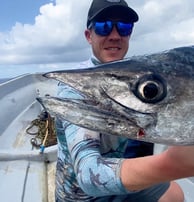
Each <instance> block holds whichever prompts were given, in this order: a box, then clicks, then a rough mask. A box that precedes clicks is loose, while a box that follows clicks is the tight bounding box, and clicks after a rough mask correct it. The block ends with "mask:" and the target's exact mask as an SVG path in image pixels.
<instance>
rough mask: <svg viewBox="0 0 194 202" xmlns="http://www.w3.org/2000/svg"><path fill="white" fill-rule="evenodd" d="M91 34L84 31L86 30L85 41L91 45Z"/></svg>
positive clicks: (87, 30) (88, 31)
mask: <svg viewBox="0 0 194 202" xmlns="http://www.w3.org/2000/svg"><path fill="white" fill-rule="evenodd" d="M91 34H92V33H91V30H89V29H86V30H85V37H86V39H87V41H88V42H89V44H91V43H92V37H91Z"/></svg>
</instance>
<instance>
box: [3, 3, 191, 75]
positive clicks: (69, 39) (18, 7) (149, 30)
mask: <svg viewBox="0 0 194 202" xmlns="http://www.w3.org/2000/svg"><path fill="white" fill-rule="evenodd" d="M126 1H127V3H128V4H129V6H130V7H132V8H133V9H135V10H136V11H137V13H138V14H139V19H140V20H139V21H138V23H136V24H135V28H134V31H133V34H132V36H131V39H130V47H129V51H128V54H127V57H131V56H133V55H143V54H151V53H156V52H161V51H165V50H168V49H171V48H175V47H180V46H190V45H194V14H193V13H194V1H193V0H184V1H183V0H162V1H161V0H126ZM0 2H1V6H0V78H8V77H15V76H18V75H21V74H26V73H36V72H46V71H52V70H57V69H66V68H72V67H73V66H75V64H76V63H77V62H80V61H84V60H87V59H88V58H89V57H90V55H91V49H90V45H89V44H88V43H87V41H86V39H85V37H84V30H85V28H86V18H87V12H88V9H89V6H90V4H91V0H80V1H78V0H6V1H5V0H0Z"/></svg>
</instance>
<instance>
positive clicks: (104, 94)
mask: <svg viewBox="0 0 194 202" xmlns="http://www.w3.org/2000/svg"><path fill="white" fill-rule="evenodd" d="M45 76H46V77H47V78H54V79H56V80H59V81H61V82H63V83H65V84H67V85H70V86H71V87H73V88H75V89H76V90H78V91H79V92H80V93H81V94H83V95H84V96H85V99H89V100H93V101H95V102H98V103H101V104H102V105H99V106H105V107H104V108H107V110H110V111H114V112H115V113H118V114H120V115H121V116H122V117H125V118H126V120H130V117H131V116H132V114H135V117H133V123H134V125H135V126H136V127H137V128H139V130H140V131H141V135H138V134H133V136H131V135H129V134H126V136H128V137H130V138H131V137H132V138H133V139H135V138H136V139H139V140H143V141H148V142H154V143H164V144H170V145H173V144H174V145H190V144H194V132H193V131H194V116H193V114H194V47H193V46H191V47H182V48H176V49H172V50H170V51H166V52H162V53H158V54H152V55H147V56H137V57H132V58H129V59H126V60H121V61H116V62H112V63H107V64H103V65H99V66H97V67H95V68H88V69H79V70H64V71H56V72H50V73H47V74H45ZM143 119H145V122H143ZM153 119H154V120H153ZM126 131H127V130H126ZM142 131H143V135H142ZM109 132H110V131H109ZM126 133H128V131H127V132H126ZM118 135H119V134H118ZM120 135H121V136H122V135H123V134H120Z"/></svg>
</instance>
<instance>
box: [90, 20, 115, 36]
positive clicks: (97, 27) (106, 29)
mask: <svg viewBox="0 0 194 202" xmlns="http://www.w3.org/2000/svg"><path fill="white" fill-rule="evenodd" d="M112 29H113V24H112V22H111V21H106V22H95V24H94V31H95V33H96V34H98V35H100V36H108V35H109V34H110V33H111V32H112Z"/></svg>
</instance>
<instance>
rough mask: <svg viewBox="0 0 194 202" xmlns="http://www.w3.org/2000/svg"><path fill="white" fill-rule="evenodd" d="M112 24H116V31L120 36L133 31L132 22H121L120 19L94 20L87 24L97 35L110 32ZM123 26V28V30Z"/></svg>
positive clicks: (106, 34) (128, 34) (104, 34)
mask: <svg viewBox="0 0 194 202" xmlns="http://www.w3.org/2000/svg"><path fill="white" fill-rule="evenodd" d="M105 26H106V27H105ZM114 26H116V29H117V32H118V33H119V35H120V36H130V35H131V33H132V31H133V26H134V24H133V23H126V22H121V21H111V20H106V21H94V22H91V23H90V25H89V26H88V29H91V28H93V29H94V31H95V33H96V34H97V35H100V36H108V35H110V34H111V32H112V30H113V27H114ZM122 26H125V27H122ZM124 28H125V30H123V29H124ZM126 28H128V29H126Z"/></svg>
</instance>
